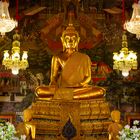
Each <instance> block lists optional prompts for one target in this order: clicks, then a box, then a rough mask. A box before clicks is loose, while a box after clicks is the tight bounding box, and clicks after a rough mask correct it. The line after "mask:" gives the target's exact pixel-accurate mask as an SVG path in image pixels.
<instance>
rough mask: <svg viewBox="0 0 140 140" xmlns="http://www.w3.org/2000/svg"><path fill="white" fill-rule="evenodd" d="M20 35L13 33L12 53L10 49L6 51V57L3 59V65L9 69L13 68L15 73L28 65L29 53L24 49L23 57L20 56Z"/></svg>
mask: <svg viewBox="0 0 140 140" xmlns="http://www.w3.org/2000/svg"><path fill="white" fill-rule="evenodd" d="M19 40H20V35H19V34H18V33H17V32H16V33H15V34H14V35H13V43H12V50H11V55H10V53H9V51H8V50H5V51H4V57H3V60H2V65H4V66H5V67H6V68H7V69H11V70H12V73H13V74H14V75H17V74H18V73H19V70H20V69H22V70H25V69H26V68H27V67H28V66H29V65H28V60H27V58H28V55H27V51H23V54H22V58H20V41H19Z"/></svg>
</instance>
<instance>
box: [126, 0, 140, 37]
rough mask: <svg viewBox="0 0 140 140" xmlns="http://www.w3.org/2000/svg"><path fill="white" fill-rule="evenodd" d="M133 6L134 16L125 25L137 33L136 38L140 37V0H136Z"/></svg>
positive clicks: (128, 29)
mask: <svg viewBox="0 0 140 140" xmlns="http://www.w3.org/2000/svg"><path fill="white" fill-rule="evenodd" d="M132 8H133V13H132V17H131V19H130V21H127V22H126V23H125V25H124V26H125V28H126V30H127V31H128V32H130V33H132V34H136V38H137V39H140V0H139V1H138V2H137V1H136V0H135V2H134V4H133V6H132Z"/></svg>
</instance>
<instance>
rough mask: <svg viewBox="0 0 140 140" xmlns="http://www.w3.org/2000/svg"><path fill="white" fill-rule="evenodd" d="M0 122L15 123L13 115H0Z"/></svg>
mask: <svg viewBox="0 0 140 140" xmlns="http://www.w3.org/2000/svg"><path fill="white" fill-rule="evenodd" d="M0 120H3V121H6V122H10V123H14V122H15V115H14V114H0Z"/></svg>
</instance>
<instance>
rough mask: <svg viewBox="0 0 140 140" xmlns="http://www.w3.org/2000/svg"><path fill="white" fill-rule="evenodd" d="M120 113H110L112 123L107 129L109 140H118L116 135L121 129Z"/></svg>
mask: <svg viewBox="0 0 140 140" xmlns="http://www.w3.org/2000/svg"><path fill="white" fill-rule="evenodd" d="M120 114H121V113H120V111H118V110H114V111H112V112H111V118H112V121H113V122H112V123H111V124H110V125H109V127H108V132H109V140H119V139H118V137H117V136H118V134H119V131H121V129H122V125H121V124H120Z"/></svg>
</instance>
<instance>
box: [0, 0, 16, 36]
mask: <svg viewBox="0 0 140 140" xmlns="http://www.w3.org/2000/svg"><path fill="white" fill-rule="evenodd" d="M8 7H9V3H8V2H7V1H6V0H4V1H0V33H1V35H2V36H3V35H5V33H6V32H10V31H12V30H13V29H14V28H15V27H16V26H17V24H18V23H17V21H15V20H13V19H11V18H10V15H9V10H8Z"/></svg>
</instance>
